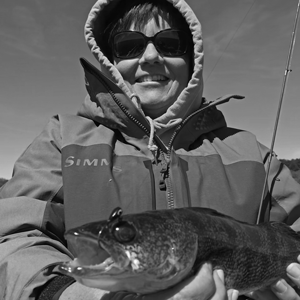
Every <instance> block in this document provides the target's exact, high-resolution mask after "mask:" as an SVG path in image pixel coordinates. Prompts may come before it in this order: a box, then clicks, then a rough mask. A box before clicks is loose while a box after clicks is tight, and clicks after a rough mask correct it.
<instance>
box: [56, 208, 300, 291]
mask: <svg viewBox="0 0 300 300" xmlns="http://www.w3.org/2000/svg"><path fill="white" fill-rule="evenodd" d="M66 238H67V240H68V242H69V243H70V244H71V246H72V248H73V249H75V250H76V253H75V257H76V259H74V260H73V261H70V262H65V263H62V264H61V265H60V271H61V272H63V273H65V274H67V275H69V276H73V277H74V278H75V279H76V280H78V281H79V282H81V283H82V284H85V285H87V286H91V287H96V288H100V289H104V290H109V291H118V290H127V291H130V292H134V293H141V294H146V293H151V292H155V291H158V290H163V289H166V288H168V287H170V286H173V285H175V284H176V283H178V282H180V281H182V280H183V279H184V278H186V277H187V276H190V275H191V274H193V273H194V272H196V271H197V270H198V269H199V268H200V267H201V265H202V264H203V263H205V262H209V263H211V264H212V266H213V268H214V269H222V270H223V271H224V274H225V285H226V288H227V289H229V288H234V289H237V290H239V292H240V294H244V293H246V292H249V291H254V290H257V289H259V288H262V287H265V286H267V285H269V284H271V283H273V282H274V281H275V280H277V279H278V278H281V277H285V274H286V267H287V266H288V264H290V263H292V262H296V261H297V256H298V255H299V253H300V235H299V234H298V233H296V232H294V231H293V230H292V229H290V228H289V227H288V226H287V225H285V224H283V223H276V222H271V223H263V224H260V225H251V224H247V223H243V222H240V221H237V220H235V219H233V218H231V217H228V216H225V215H223V214H220V213H218V212H216V211H214V210H211V209H206V208H197V207H193V208H178V209H172V210H159V211H148V212H144V213H138V214H128V215H122V211H121V209H120V208H117V209H115V210H114V211H113V212H112V214H111V216H110V218H109V219H108V220H104V221H99V222H94V223H89V224H86V225H83V226H80V227H78V228H75V229H72V230H70V231H69V232H67V234H66Z"/></svg>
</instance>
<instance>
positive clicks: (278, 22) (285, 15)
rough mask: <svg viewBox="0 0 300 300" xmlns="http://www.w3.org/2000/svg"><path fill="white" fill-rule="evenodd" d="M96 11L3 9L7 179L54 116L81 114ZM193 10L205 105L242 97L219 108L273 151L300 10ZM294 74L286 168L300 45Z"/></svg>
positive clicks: (297, 114)
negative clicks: (199, 30)
mask: <svg viewBox="0 0 300 300" xmlns="http://www.w3.org/2000/svg"><path fill="white" fill-rule="evenodd" d="M94 2H95V1H94V0H93V1H92V0H84V1H80V0H79V1H71V0H63V1H61V0H51V1H48V0H27V1H24V0H14V1H11V0H2V1H1V10H0V40H1V47H0V79H1V80H0V105H1V106H0V177H4V178H10V177H11V174H12V169H13V164H14V161H15V160H16V159H17V158H18V157H19V156H20V155H21V153H22V152H23V151H24V150H25V149H26V147H27V146H28V145H29V144H30V142H31V141H32V140H33V139H34V138H35V137H36V136H37V135H38V134H39V133H40V132H41V130H42V129H43V127H44V126H45V124H46V123H47V121H48V119H49V118H50V117H51V116H52V115H54V114H57V113H76V111H77V109H78V108H79V106H80V104H81V103H82V101H83V99H84V97H85V87H84V80H83V72H82V69H81V67H80V65H79V58H80V57H85V58H86V59H88V60H89V61H90V62H92V63H93V64H97V62H96V60H95V59H94V58H93V57H92V55H91V54H90V53H89V50H88V47H87V46H86V44H85V41H84V37H83V26H84V23H85V20H86V17H87V14H88V12H89V10H90V8H91V7H92V5H93V4H94ZM188 3H189V4H190V5H191V6H192V7H193V8H194V10H195V11H196V14H197V16H198V17H199V19H200V21H201V23H202V26H203V36H204V47H205V64H204V82H205V85H204V96H205V97H207V98H208V99H211V100H213V99H215V98H217V97H220V96H222V95H225V94H229V93H235V94H241V95H244V96H245V97H246V98H245V99H244V100H243V101H239V100H232V101H230V102H229V103H227V104H224V105H222V106H221V107H220V109H221V110H222V111H223V113H224V114H225V116H226V119H227V122H228V125H230V126H234V127H238V128H242V129H245V130H249V131H252V132H253V133H255V134H256V135H257V137H258V139H259V140H260V141H261V142H262V143H264V144H265V145H267V146H270V144H271V137H272V132H273V127H274V123H275V116H276V112H277V107H278V102H279V99H280V91H281V87H282V83H283V76H284V72H285V68H286V63H287V55H288V50H289V47H290V40H291V35H292V31H293V25H294V19H295V14H296V8H297V4H298V1H297V0H256V1H254V0H188ZM299 26H300V25H298V27H299ZM298 35H299V34H298ZM292 70H293V72H291V74H290V76H289V81H288V84H287V87H286V94H285V99H284V103H283V109H282V113H281V119H280V123H279V128H278V132H277V138H276V143H275V152H276V153H277V154H278V156H279V158H287V159H291V158H300V133H299V130H300V41H296V47H295V51H294V56H293V59H292Z"/></svg>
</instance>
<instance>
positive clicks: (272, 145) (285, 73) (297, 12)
mask: <svg viewBox="0 0 300 300" xmlns="http://www.w3.org/2000/svg"><path fill="white" fill-rule="evenodd" d="M299 10H300V0H299V1H298V6H297V11H296V17H295V22H294V29H293V32H292V38H291V44H290V49H289V53H288V58H287V64H286V69H285V72H284V76H283V84H282V88H281V92H280V99H279V104H278V110H277V115H276V120H275V125H274V130H273V136H272V142H271V148H270V155H269V157H268V164H267V170H266V177H265V182H264V186H263V191H262V195H261V200H260V205H259V210H258V215H257V220H256V223H257V224H258V223H260V221H261V220H262V219H263V217H264V216H261V213H262V206H263V202H264V197H265V193H266V190H267V185H268V176H269V173H270V168H271V162H272V157H273V155H274V154H273V151H274V145H275V139H276V134H277V129H278V124H279V118H280V112H281V108H282V103H283V100H284V94H285V89H286V84H287V81H288V77H289V74H290V72H291V71H292V70H291V61H292V56H293V52H294V48H295V43H296V33H297V27H298V17H299Z"/></svg>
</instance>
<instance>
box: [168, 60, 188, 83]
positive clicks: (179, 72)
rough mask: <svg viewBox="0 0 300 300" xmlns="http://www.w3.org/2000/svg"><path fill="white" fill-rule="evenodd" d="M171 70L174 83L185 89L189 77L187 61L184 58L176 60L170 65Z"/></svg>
mask: <svg viewBox="0 0 300 300" xmlns="http://www.w3.org/2000/svg"><path fill="white" fill-rule="evenodd" d="M172 69H173V73H174V76H175V81H177V82H178V85H179V86H180V87H181V88H183V87H186V86H187V84H188V82H189V80H190V77H191V72H190V67H189V60H188V59H185V58H178V59H177V60H176V61H174V62H173V63H172Z"/></svg>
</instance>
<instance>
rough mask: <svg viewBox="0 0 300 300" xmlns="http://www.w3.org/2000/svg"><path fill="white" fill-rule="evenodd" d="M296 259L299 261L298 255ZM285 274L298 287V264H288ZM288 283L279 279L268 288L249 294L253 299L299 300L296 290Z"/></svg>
mask: <svg viewBox="0 0 300 300" xmlns="http://www.w3.org/2000/svg"><path fill="white" fill-rule="evenodd" d="M298 261H300V256H298ZM287 276H288V278H289V279H290V282H291V283H290V284H291V285H293V286H296V287H300V264H298V263H292V264H290V265H289V266H288V267H287ZM290 284H289V283H287V282H286V281H285V280H284V279H280V280H278V281H277V282H276V283H274V284H272V285H271V287H270V288H269V289H264V290H260V291H256V292H254V293H252V294H250V295H249V296H250V297H251V298H252V299H255V300H261V299H263V300H276V299H279V300H300V296H299V295H298V293H297V291H296V290H295V288H293V287H292V286H291V285H290Z"/></svg>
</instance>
